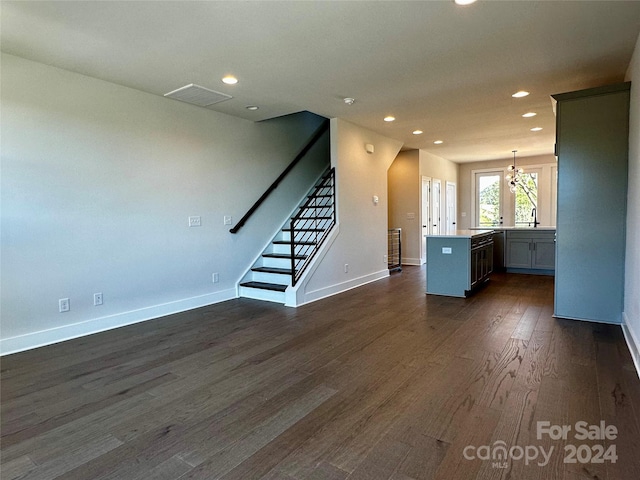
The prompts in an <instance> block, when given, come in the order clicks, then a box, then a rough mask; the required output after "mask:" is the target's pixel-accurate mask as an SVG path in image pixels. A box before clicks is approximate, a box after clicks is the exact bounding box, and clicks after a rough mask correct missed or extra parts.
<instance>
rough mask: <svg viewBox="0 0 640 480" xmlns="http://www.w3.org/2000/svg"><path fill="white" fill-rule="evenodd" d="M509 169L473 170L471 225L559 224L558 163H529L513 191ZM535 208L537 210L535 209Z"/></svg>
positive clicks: (524, 225)
mask: <svg viewBox="0 0 640 480" xmlns="http://www.w3.org/2000/svg"><path fill="white" fill-rule="evenodd" d="M506 174H507V169H506V167H505V168H495V167H493V168H487V169H482V170H471V179H470V180H471V185H472V188H471V212H472V214H473V218H472V220H471V223H470V225H471V226H473V227H480V228H500V227H514V226H515V227H533V222H534V220H537V221H538V225H555V210H556V198H557V193H556V192H557V181H556V175H557V165H555V164H551V163H547V164H541V165H527V166H525V167H524V173H522V181H521V182H520V183H519V185H518V188H517V189H516V191H515V193H511V191H510V188H509V187H510V185H509V182H508V181H507V179H506ZM534 209H535V211H534Z"/></svg>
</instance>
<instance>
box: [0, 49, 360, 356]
mask: <svg viewBox="0 0 640 480" xmlns="http://www.w3.org/2000/svg"><path fill="white" fill-rule="evenodd" d="M1 73H2V92H1V94H2V126H1V128H2V130H1V134H2V157H1V162H2V164H1V167H2V178H1V187H2V191H1V201H2V212H1V213H2V218H1V241H2V246H1V248H2V250H1V260H2V263H1V269H0V273H1V276H0V279H1V282H2V291H1V310H0V313H1V332H0V335H1V342H0V349H1V351H2V352H3V353H7V352H11V351H16V350H20V349H24V348H30V347H34V346H37V345H41V344H46V343H51V342H54V341H59V340H62V339H65V338H71V337H74V336H78V335H82V334H87V333H90V332H95V331H100V330H103V329H107V328H112V327H114V326H118V325H122V324H126V323H131V322H135V321H141V320H145V319H148V318H153V317H157V316H160V315H163V314H166V313H169V312H174V311H180V310H185V309H188V308H193V307H196V306H200V305H206V304H210V303H213V302H215V301H220V300H224V299H228V298H232V297H235V295H236V292H235V284H236V282H237V281H238V279H239V278H240V277H241V276H242V274H243V273H244V271H245V269H246V268H247V267H248V266H249V265H250V264H251V262H252V260H253V259H254V258H255V257H256V256H257V255H259V253H260V251H261V250H262V248H263V246H264V245H265V244H266V243H268V241H269V240H270V238H271V235H272V234H273V233H274V232H275V231H276V230H277V229H278V228H279V227H280V225H281V224H282V222H283V221H284V219H285V218H286V216H287V215H288V214H289V213H290V211H291V209H292V208H293V207H294V206H295V204H296V203H297V202H298V200H299V199H300V198H301V197H302V196H303V194H304V193H305V192H306V191H307V189H308V187H309V186H310V185H311V183H312V182H313V179H314V178H315V177H316V176H317V175H318V174H319V173H320V171H321V170H322V169H323V168H324V167H326V166H328V163H329V153H330V152H329V141H328V136H327V141H326V142H325V147H324V152H322V148H321V147H318V149H316V151H315V154H314V155H310V156H309V157H308V159H307V160H305V161H306V164H305V165H299V166H298V167H296V168H297V169H298V172H297V174H296V175H293V176H290V177H289V178H287V180H285V183H284V184H283V185H282V186H281V187H280V188H278V189H277V190H276V191H275V193H274V195H272V197H271V198H270V199H269V200H268V201H267V203H266V204H264V205H263V207H262V208H261V209H260V210H259V211H258V213H257V214H256V215H255V217H254V218H252V219H251V220H250V221H249V223H247V225H246V226H245V227H244V229H243V230H241V231H240V232H239V233H238V234H236V235H233V234H231V233H229V231H228V230H229V226H225V225H223V216H225V215H231V216H233V219H234V221H238V220H239V219H240V217H241V216H242V215H243V214H244V213H245V212H246V210H247V209H248V208H249V207H250V206H251V205H252V204H253V202H254V201H255V200H256V199H257V198H258V197H259V195H260V194H262V192H263V191H264V190H265V189H266V188H267V186H268V185H269V184H270V183H271V182H272V181H273V180H274V179H275V177H277V175H278V174H279V173H280V172H281V171H282V170H283V169H284V167H285V166H286V165H287V164H288V163H289V162H290V161H291V160H292V159H293V157H294V156H295V154H296V153H297V152H298V151H299V150H300V149H301V147H302V146H303V145H304V144H305V143H306V141H307V140H308V138H309V137H310V136H311V134H312V132H313V131H315V129H316V128H317V126H318V125H319V122H320V121H321V119H320V118H319V117H317V116H314V115H311V114H303V115H297V116H289V117H283V118H280V119H275V120H272V121H267V122H260V123H253V122H249V121H246V120H242V119H238V118H235V117H230V116H228V115H223V114H219V113H216V112H213V111H210V110H206V109H203V108H199V107H195V106H191V105H188V104H184V103H180V102H177V101H174V100H169V99H165V98H162V97H160V96H156V95H151V94H147V93H143V92H140V91H137V90H133V89H130V88H125V87H122V86H119V85H115V84H111V83H108V82H104V81H101V80H97V79H94V78H90V77H86V76H82V75H78V74H75V73H71V72H68V71H65V70H61V69H57V68H53V67H49V66H45V65H43V64H39V63H35V62H31V61H27V60H24V59H21V58H18V57H14V56H10V55H3V56H2V72H1ZM230 101H233V100H230ZM323 153H324V156H323V155H322V154H323ZM190 215H200V216H201V218H202V226H201V227H194V228H189V227H188V226H187V217H188V216H190ZM354 268H356V269H357V268H358V267H357V262H355V263H354ZM214 272H216V273H219V278H220V281H219V283H216V284H214V283H213V282H212V273H214ZM95 292H102V293H103V296H104V305H102V306H99V307H94V306H93V294H94V293H95ZM60 298H69V299H70V302H71V311H69V312H66V313H59V312H58V299H60Z"/></svg>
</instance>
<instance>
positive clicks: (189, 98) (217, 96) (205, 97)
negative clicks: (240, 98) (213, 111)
mask: <svg viewBox="0 0 640 480" xmlns="http://www.w3.org/2000/svg"><path fill="white" fill-rule="evenodd" d="M164 96H165V97H169V98H173V99H174V100H180V101H181V102H187V103H191V104H193V105H198V106H199V107H208V106H209V105H213V104H214V103H220V102H224V101H225V100H229V99H230V98H233V97H232V96H231V95H227V94H226V93H220V92H214V91H213V90H209V89H208V88H204V87H201V86H200V85H196V84H194V83H190V84H189V85H186V86H184V87H182V88H178V89H177V90H174V91H173V92H169V93H165V94H164Z"/></svg>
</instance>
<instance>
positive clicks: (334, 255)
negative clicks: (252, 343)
mask: <svg viewBox="0 0 640 480" xmlns="http://www.w3.org/2000/svg"><path fill="white" fill-rule="evenodd" d="M366 143H371V144H373V145H374V147H375V153H373V154H368V153H366V151H365V148H364V145H365V144H366ZM401 147H402V142H398V141H396V140H391V139H389V138H386V137H383V136H382V135H379V134H377V133H374V132H372V131H370V130H367V129H364V128H362V127H359V126H356V125H354V124H352V123H349V122H347V121H345V120H341V119H332V120H331V148H332V153H331V161H332V163H333V166H335V167H336V175H337V192H336V194H337V199H336V201H337V207H338V228H339V233H338V235H337V236H336V237H335V239H334V241H333V243H332V244H331V247H330V248H329V250H328V252H327V254H326V257H325V258H324V259H323V261H322V263H321V264H320V265H319V266H318V268H317V269H316V270H315V271H314V272H313V275H312V276H311V278H309V279H308V281H307V283H306V285H305V301H307V302H309V301H313V300H317V299H319V298H323V297H326V296H328V295H332V294H335V293H338V292H341V291H344V290H348V289H350V288H354V287H357V286H360V285H363V284H365V283H368V282H371V281H374V280H378V279H380V278H383V277H386V276H388V275H389V271H388V269H387V263H386V262H385V261H384V258H383V257H384V255H386V254H387V229H388V227H387V209H388V201H387V170H388V169H389V167H390V165H391V163H392V162H393V160H394V159H395V158H396V155H397V154H398V152H399V151H400V148H401ZM374 195H376V196H378V198H379V202H378V204H377V205H375V204H374V203H373V201H372V198H373V196H374ZM345 264H348V265H349V271H348V272H345V271H344V265H345Z"/></svg>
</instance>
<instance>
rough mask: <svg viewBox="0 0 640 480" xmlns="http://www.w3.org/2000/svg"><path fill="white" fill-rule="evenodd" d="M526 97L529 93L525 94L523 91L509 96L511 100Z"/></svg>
mask: <svg viewBox="0 0 640 480" xmlns="http://www.w3.org/2000/svg"><path fill="white" fill-rule="evenodd" d="M527 95H529V92H525V91H524V90H520V91H519V92H516V93H514V94H513V95H511V96H512V97H513V98H522V97H526V96H527Z"/></svg>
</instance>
